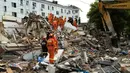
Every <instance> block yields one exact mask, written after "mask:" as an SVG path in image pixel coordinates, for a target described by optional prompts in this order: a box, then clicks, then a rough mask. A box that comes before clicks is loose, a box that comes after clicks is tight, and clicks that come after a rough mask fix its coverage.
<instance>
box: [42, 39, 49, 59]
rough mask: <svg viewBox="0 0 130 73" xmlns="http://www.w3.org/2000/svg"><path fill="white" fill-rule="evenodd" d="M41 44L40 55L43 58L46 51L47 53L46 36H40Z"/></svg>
mask: <svg viewBox="0 0 130 73" xmlns="http://www.w3.org/2000/svg"><path fill="white" fill-rule="evenodd" d="M41 46H42V55H43V57H44V58H45V57H46V56H47V53H48V49H47V39H46V37H43V38H42V42H41Z"/></svg>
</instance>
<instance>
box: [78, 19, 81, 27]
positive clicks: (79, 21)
mask: <svg viewBox="0 0 130 73" xmlns="http://www.w3.org/2000/svg"><path fill="white" fill-rule="evenodd" d="M80 23H81V19H80V17H79V19H78V24H79V25H80Z"/></svg>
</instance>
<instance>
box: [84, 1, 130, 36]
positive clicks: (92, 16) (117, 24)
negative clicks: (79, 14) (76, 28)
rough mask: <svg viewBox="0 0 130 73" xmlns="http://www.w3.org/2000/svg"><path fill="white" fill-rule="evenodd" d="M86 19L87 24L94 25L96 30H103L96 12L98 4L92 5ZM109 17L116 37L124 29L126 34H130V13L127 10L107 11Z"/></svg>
mask: <svg viewBox="0 0 130 73" xmlns="http://www.w3.org/2000/svg"><path fill="white" fill-rule="evenodd" d="M90 6H91V8H90V10H89V12H88V13H87V17H88V18H89V23H94V24H95V26H96V28H97V29H102V30H103V24H102V20H101V14H100V12H99V10H98V2H97V1H95V2H94V3H92V4H91V5H90ZM108 11H109V13H110V17H111V20H112V23H113V26H114V29H115V31H116V33H117V34H118V35H120V34H121V33H122V32H123V31H124V29H125V31H126V32H127V34H129V33H130V11H129V10H119V9H109V10H108Z"/></svg>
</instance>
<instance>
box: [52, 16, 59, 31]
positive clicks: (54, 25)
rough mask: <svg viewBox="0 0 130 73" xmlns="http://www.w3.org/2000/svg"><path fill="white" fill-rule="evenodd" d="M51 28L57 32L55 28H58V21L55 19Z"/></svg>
mask: <svg viewBox="0 0 130 73" xmlns="http://www.w3.org/2000/svg"><path fill="white" fill-rule="evenodd" d="M53 28H54V30H57V28H58V21H57V18H56V17H55V18H54V20H53Z"/></svg>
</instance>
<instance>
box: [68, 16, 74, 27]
mask: <svg viewBox="0 0 130 73" xmlns="http://www.w3.org/2000/svg"><path fill="white" fill-rule="evenodd" d="M68 22H70V23H71V24H72V25H73V18H71V17H69V20H68Z"/></svg>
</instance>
